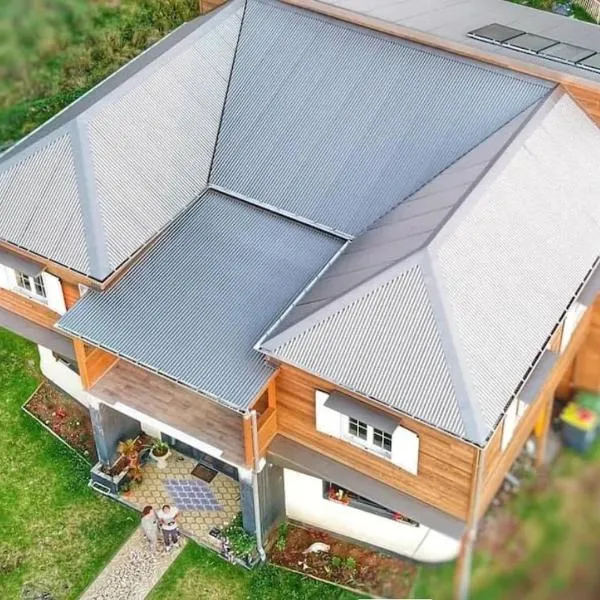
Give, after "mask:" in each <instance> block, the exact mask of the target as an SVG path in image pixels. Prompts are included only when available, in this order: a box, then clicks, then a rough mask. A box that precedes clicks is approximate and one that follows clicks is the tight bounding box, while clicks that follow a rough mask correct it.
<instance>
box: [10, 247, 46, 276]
mask: <svg viewBox="0 0 600 600" xmlns="http://www.w3.org/2000/svg"><path fill="white" fill-rule="evenodd" d="M0 264H2V265H5V266H7V267H10V268H11V269H14V270H15V271H20V272H21V273H25V275H29V276H30V277H35V276H36V275H39V274H40V273H41V272H42V271H43V270H44V265H41V264H40V263H37V262H35V261H33V260H28V259H27V258H24V257H22V256H19V255H17V254H13V253H12V252H9V251H8V250H5V249H4V248H0Z"/></svg>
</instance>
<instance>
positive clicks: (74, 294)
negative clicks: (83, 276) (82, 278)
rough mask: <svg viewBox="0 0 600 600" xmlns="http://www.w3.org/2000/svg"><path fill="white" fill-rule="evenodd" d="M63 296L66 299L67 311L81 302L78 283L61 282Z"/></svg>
mask: <svg viewBox="0 0 600 600" xmlns="http://www.w3.org/2000/svg"><path fill="white" fill-rule="evenodd" d="M61 285H62V291H63V296H64V298H65V306H66V308H67V310H69V309H70V308H72V307H73V306H75V303H76V302H77V300H79V297H80V294H79V286H78V285H77V284H76V283H69V282H68V281H61Z"/></svg>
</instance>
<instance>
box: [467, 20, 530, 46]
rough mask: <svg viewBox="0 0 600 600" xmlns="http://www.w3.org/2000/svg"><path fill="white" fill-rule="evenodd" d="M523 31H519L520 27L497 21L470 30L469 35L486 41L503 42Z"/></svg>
mask: <svg viewBox="0 0 600 600" xmlns="http://www.w3.org/2000/svg"><path fill="white" fill-rule="evenodd" d="M524 33H525V32H524V31H521V30H520V29H513V28H512V27H507V26H506V25H500V24H499V23H491V24H490V25H486V26H485V27H480V28H479V29H474V30H473V31H470V32H469V35H470V36H471V37H475V38H478V39H482V40H486V41H488V42H495V43H497V44H502V43H503V42H506V41H508V40H510V39H511V38H514V37H517V36H518V35H522V34H524Z"/></svg>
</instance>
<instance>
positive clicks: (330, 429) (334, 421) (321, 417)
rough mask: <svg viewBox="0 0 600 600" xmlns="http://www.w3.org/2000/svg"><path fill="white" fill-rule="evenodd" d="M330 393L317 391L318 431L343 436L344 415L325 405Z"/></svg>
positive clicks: (337, 436)
mask: <svg viewBox="0 0 600 600" xmlns="http://www.w3.org/2000/svg"><path fill="white" fill-rule="evenodd" d="M327 398H329V394H326V393H325V392H321V391H319V390H317V391H316V392H315V417H316V427H317V431H320V432H321V433H326V434H327V435H332V436H333V437H336V438H340V437H342V415H341V414H340V413H339V412H337V411H336V410H332V409H331V408H328V407H327V406H325V401H326V400H327Z"/></svg>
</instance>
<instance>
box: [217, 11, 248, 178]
mask: <svg viewBox="0 0 600 600" xmlns="http://www.w3.org/2000/svg"><path fill="white" fill-rule="evenodd" d="M243 4H244V10H243V11H242V18H241V20H240V28H239V29H238V32H237V39H236V41H235V50H234V51H233V60H232V61H231V68H230V69H229V76H228V77H227V89H226V90H225V99H224V100H223V106H222V107H221V115H220V117H219V126H218V128H217V135H216V136H215V144H214V146H213V151H212V156H211V157H210V167H209V168H208V177H207V184H208V185H209V186H210V180H211V177H212V172H213V165H214V164H215V155H216V154H217V146H218V145H219V136H220V135H221V127H222V125H223V118H224V115H225V107H226V106H227V98H228V97H229V90H230V88H231V78H232V77H233V70H234V69H235V63H236V59H237V57H238V49H239V47H240V39H241V37H242V29H243V27H244V18H245V17H246V9H247V8H248V0H243Z"/></svg>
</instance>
